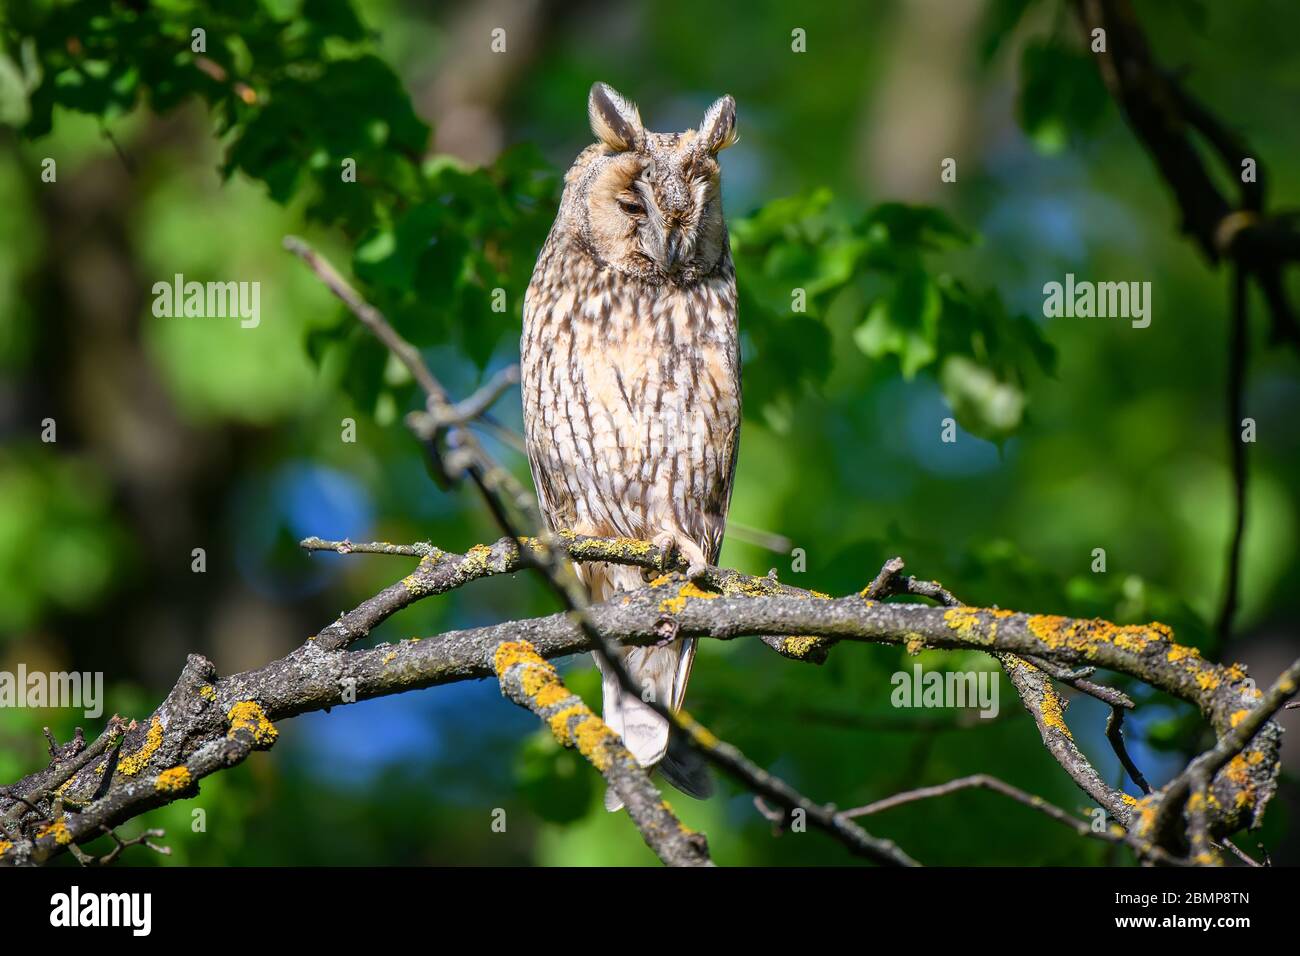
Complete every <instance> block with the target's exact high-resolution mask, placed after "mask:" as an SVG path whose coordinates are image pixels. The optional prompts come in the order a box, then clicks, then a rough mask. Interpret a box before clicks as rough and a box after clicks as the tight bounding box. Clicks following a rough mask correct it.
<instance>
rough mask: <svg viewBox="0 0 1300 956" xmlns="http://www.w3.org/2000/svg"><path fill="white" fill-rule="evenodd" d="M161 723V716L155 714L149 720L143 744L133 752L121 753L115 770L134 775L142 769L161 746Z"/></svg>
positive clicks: (129, 775)
mask: <svg viewBox="0 0 1300 956" xmlns="http://www.w3.org/2000/svg"><path fill="white" fill-rule="evenodd" d="M162 740H163V725H162V718H160V717H158V716H157V715H156V714H155V715H154V717H153V719H152V720H151V721H149V730H148V732H147V733H146V734H145V738H144V744H143V745H142V746H141V747H140V749H139V750H137V751H136V752H135V753H133V754H123V755H122V756H121V757H119V758H118V760H117V772H118V773H120V774H124V775H126V776H128V777H134V776H135V775H136V774H137V773H139V772H140V771H141V770H143V769H144V767H145V764H147V763H148V762H149V758H150V757H152V756H153V755H154V753H155V752H156V751H157V750H158V748H159V747H161V746H162Z"/></svg>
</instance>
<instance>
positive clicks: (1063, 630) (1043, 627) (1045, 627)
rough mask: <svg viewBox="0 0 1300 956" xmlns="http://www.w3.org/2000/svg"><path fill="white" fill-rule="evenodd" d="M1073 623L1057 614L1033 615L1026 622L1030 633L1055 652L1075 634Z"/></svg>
mask: <svg viewBox="0 0 1300 956" xmlns="http://www.w3.org/2000/svg"><path fill="white" fill-rule="evenodd" d="M1072 623H1073V622H1071V620H1070V619H1069V618H1068V617H1061V616H1059V615H1056V614H1033V615H1030V617H1029V619H1028V620H1027V621H1025V626H1026V627H1028V628H1029V633H1030V634H1033V635H1034V637H1036V638H1038V639H1039V640H1040V641H1042V642H1043V643H1044V644H1046V645H1047V646H1048V647H1050V648H1052V649H1053V650H1055V649H1056V648H1058V647H1060V646H1061V645H1062V644H1064V643H1065V642H1066V639H1067V638H1068V637H1069V636H1070V635H1071V633H1072V632H1073V627H1072V626H1071V625H1072Z"/></svg>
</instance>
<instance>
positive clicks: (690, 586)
mask: <svg viewBox="0 0 1300 956" xmlns="http://www.w3.org/2000/svg"><path fill="white" fill-rule="evenodd" d="M717 596H718V595H716V594H714V593H712V592H711V591H704V590H701V589H700V588H698V587H696V586H695V584H694V582H692V581H687V582H686V583H685V584H683V585H682V586H681V587H680V588H678V590H677V597H674V598H666V599H664V600H663V601H661V602H660V603H659V610H661V611H663V612H664V613H665V614H680V613H681V612H682V609H683V608H684V607H686V601H687V600H688V599H689V598H699V599H701V600H705V601H711V600H713V599H714V598H716V597H717Z"/></svg>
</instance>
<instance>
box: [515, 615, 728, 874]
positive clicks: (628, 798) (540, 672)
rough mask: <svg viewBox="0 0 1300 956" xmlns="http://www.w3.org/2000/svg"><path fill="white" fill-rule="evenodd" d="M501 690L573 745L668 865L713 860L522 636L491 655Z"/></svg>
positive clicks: (620, 745)
mask: <svg viewBox="0 0 1300 956" xmlns="http://www.w3.org/2000/svg"><path fill="white" fill-rule="evenodd" d="M492 666H493V669H494V670H495V671H496V675H497V680H498V681H500V683H501V692H502V693H503V694H505V695H506V696H507V697H509V698H510V699H511V700H513V701H514V702H515V703H516V704H518V705H519V706H521V707H524V708H527V709H528V710H531V711H532V712H533V713H534V714H536V715H537V716H538V717H540V718H541V719H542V720H544V721H546V723H547V725H548V726H549V727H550V728H551V733H552V734H554V736H555V739H556V740H557V741H559V742H560V743H561V744H563V745H564V746H566V747H576V748H577V749H578V752H579V753H581V754H582V755H583V756H584V757H586V758H587V761H588V762H589V763H590V764H591V765H592V766H593V767H595V768H596V769H597V770H599V771H600V774H601V776H603V777H604V778H605V780H606V781H608V783H609V785H610V786H611V787H613V788H614V791H615V792H616V793H617V794H618V795H619V797H620V798H621V799H622V801H623V804H624V806H625V807H627V813H628V816H630V817H631V818H632V821H633V822H634V823H635V824H636V827H637V830H639V831H640V833H641V836H642V837H643V838H644V839H645V842H646V845H647V846H649V847H650V849H652V850H654V852H655V855H656V856H658V857H659V859H661V860H662V861H663V862H664V863H666V864H668V865H669V866H712V865H713V861H712V860H710V859H709V845H708V841H707V840H706V839H705V837H704V834H702V833H696V832H695V831H693V830H690V829H688V828H687V827H685V826H683V825H682V822H681V821H680V820H678V819H677V816H676V815H675V814H674V813H673V811H672V808H671V807H670V806H669V805H668V803H667V802H666V801H665V800H663V798H662V797H660V795H659V791H658V790H656V789H655V786H654V784H652V783H651V782H650V777H649V775H648V774H647V773H646V771H645V770H643V769H642V768H641V766H640V764H638V763H637V761H636V758H635V757H634V756H632V753H631V751H629V750H628V749H627V748H626V747H625V746H623V741H622V740H620V739H619V736H618V734H616V733H614V731H613V730H611V729H610V727H609V725H608V724H606V723H605V722H604V721H603V720H601V719H600V718H599V717H597V716H596V715H595V714H594V713H593V712H592V710H591V708H590V707H588V706H587V705H586V704H585V703H583V701H582V698H580V697H578V695H577V694H574V693H573V692H572V691H570V690H569V689H568V688H567V687H565V686H564V683H563V682H562V681H561V680H560V676H559V674H557V673H556V671H555V667H554V666H553V665H552V664H551V663H550V662H549V661H547V660H546V659H545V658H543V657H542V656H541V655H540V654H538V653H537V649H536V648H535V647H533V646H532V645H531V644H529V643H528V642H527V641H504V642H502V643H501V644H499V645H497V649H496V652H495V653H494V654H493V655H492Z"/></svg>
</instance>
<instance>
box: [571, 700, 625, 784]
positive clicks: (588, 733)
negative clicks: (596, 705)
mask: <svg viewBox="0 0 1300 956" xmlns="http://www.w3.org/2000/svg"><path fill="white" fill-rule="evenodd" d="M573 739H574V741H575V742H576V743H577V746H578V752H579V753H580V754H582V755H583V756H584V757H586V758H587V759H588V760H589V761H591V765H592V766H593V767H595V768H596V769H597V770H600V771H602V772H603V771H605V770H608V769H609V766H610V762H611V761H610V754H609V750H608V749H607V747H606V744H609V743H611V742H613V741H616V740H618V734H616V733H614V731H613V730H611V729H610V727H609V725H608V724H606V723H605V722H604V721H603V720H601V719H600V718H599V717H597V716H596V715H595V714H592V715H591V716H590V717H587V718H584V719H583V720H581V721H579V722H578V725H577V726H576V727H574V728H573Z"/></svg>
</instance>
